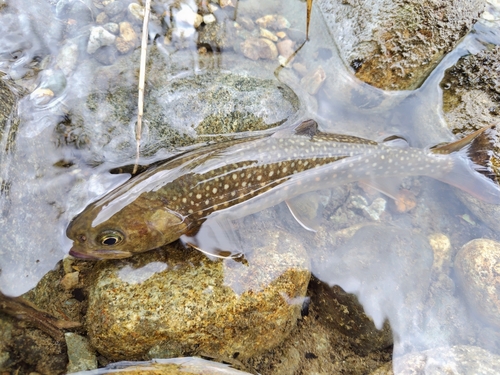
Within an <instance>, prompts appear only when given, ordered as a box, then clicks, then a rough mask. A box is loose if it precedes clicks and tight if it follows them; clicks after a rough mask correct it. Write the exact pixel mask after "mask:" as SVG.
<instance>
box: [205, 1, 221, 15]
mask: <svg viewBox="0 0 500 375" xmlns="http://www.w3.org/2000/svg"><path fill="white" fill-rule="evenodd" d="M219 9H220V8H219V7H218V6H217V5H215V4H213V3H209V4H208V10H209V11H210V12H211V13H215V12H217V11H218V10H219Z"/></svg>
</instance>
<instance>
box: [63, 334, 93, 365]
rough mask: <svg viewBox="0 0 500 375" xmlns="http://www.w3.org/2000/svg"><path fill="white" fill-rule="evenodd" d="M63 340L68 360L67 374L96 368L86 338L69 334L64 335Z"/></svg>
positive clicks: (91, 349) (91, 350)
mask: <svg viewBox="0 0 500 375" xmlns="http://www.w3.org/2000/svg"><path fill="white" fill-rule="evenodd" d="M64 338H65V341H66V346H67V348H68V359H69V361H68V368H67V369H66V370H67V373H73V372H78V371H86V370H94V369H96V368H97V357H96V355H95V351H94V349H93V348H92V347H91V346H90V343H89V340H88V339H87V338H85V337H83V336H80V335H77V334H76V333H71V332H67V333H65V334H64Z"/></svg>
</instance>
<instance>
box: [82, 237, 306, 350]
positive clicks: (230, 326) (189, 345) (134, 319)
mask: <svg viewBox="0 0 500 375" xmlns="http://www.w3.org/2000/svg"><path fill="white" fill-rule="evenodd" d="M273 241H274V242H273V243H272V244H270V245H268V246H266V247H265V248H262V249H255V251H254V252H252V253H251V254H249V255H248V256H246V262H244V263H237V262H235V261H234V260H224V261H221V260H218V261H210V260H209V259H207V258H206V257H205V255H203V254H201V253H200V252H198V251H187V250H182V249H179V248H175V247H173V246H169V247H167V248H165V250H163V251H153V252H148V253H145V254H143V255H138V256H135V257H133V258H131V259H127V260H123V261H119V262H102V263H101V264H99V265H98V266H97V267H96V269H95V273H94V279H95V283H94V284H93V286H92V287H91V289H90V291H89V307H88V311H87V318H86V319H87V328H88V334H89V337H90V340H91V343H92V344H93V346H94V347H95V348H96V349H97V350H98V351H99V352H100V353H101V354H103V355H105V356H106V357H108V358H110V359H114V360H120V359H145V358H154V357H156V358H158V357H160V358H169V357H176V356H182V355H186V354H187V353H200V354H203V355H210V356H213V357H216V358H217V357H218V356H222V358H224V357H227V358H236V357H237V358H238V359H244V358H249V357H251V356H254V355H256V354H258V353H262V352H263V351H265V350H269V349H271V348H273V347H274V346H276V345H278V344H279V343H280V342H281V341H282V340H284V339H285V337H286V336H287V335H288V334H289V333H290V331H291V330H292V328H293V327H294V326H295V322H296V320H297V318H298V316H299V315H300V309H301V304H302V300H303V296H304V295H305V291H306V288H307V284H308V282H309V275H310V274H309V271H308V264H307V261H306V259H307V258H306V256H305V253H304V250H303V249H302V248H301V247H300V246H299V245H296V244H295V243H294V242H293V241H291V240H290V238H289V237H288V238H287V236H285V235H277V236H275V237H274V240H273ZM278 244H279V248H280V249H281V250H278Z"/></svg>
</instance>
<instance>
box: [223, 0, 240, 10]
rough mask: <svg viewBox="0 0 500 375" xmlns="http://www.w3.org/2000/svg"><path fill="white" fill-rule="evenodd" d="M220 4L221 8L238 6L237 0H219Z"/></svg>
mask: <svg viewBox="0 0 500 375" xmlns="http://www.w3.org/2000/svg"><path fill="white" fill-rule="evenodd" d="M219 5H220V6H221V8H225V7H233V8H234V7H235V6H236V0H219Z"/></svg>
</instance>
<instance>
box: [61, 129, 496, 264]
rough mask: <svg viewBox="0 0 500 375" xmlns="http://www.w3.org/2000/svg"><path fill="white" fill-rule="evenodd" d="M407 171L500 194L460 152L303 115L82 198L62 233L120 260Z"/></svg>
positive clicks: (79, 251)
mask: <svg viewBox="0 0 500 375" xmlns="http://www.w3.org/2000/svg"><path fill="white" fill-rule="evenodd" d="M414 175H426V176H430V177H434V178H437V179H439V180H442V181H445V182H447V183H449V184H452V185H455V186H458V187H462V188H463V189H464V190H467V191H469V192H470V193H472V194H474V195H476V196H478V197H480V198H482V199H485V200H490V201H494V202H498V200H499V198H498V197H499V195H500V194H499V189H498V187H497V186H496V185H495V184H494V183H493V182H492V181H490V180H488V179H487V178H486V177H484V176H481V175H480V174H479V173H477V172H476V171H475V170H474V166H473V165H472V163H471V162H470V161H469V160H468V159H467V158H466V157H464V155H461V154H460V152H455V151H453V152H452V151H447V150H441V149H440V150H437V149H436V150H434V151H431V150H422V149H415V148H411V147H400V146H394V145H390V144H384V143H377V142H375V141H371V140H367V139H363V138H358V137H354V136H348V135H339V134H331V133H324V132H321V131H318V129H317V124H316V123H315V122H314V121H312V120H308V121H305V122H303V123H302V124H300V125H299V126H297V127H296V128H295V129H294V131H278V132H277V133H275V134H273V135H263V136H255V137H250V138H241V139H235V140H231V141H227V142H223V143H219V144H214V145H209V146H203V147H200V148H199V149H196V150H194V151H191V152H188V153H186V154H183V155H181V156H179V157H176V158H173V159H170V160H168V161H166V162H165V163H163V164H161V163H160V164H157V165H156V166H154V167H152V168H150V169H148V170H146V171H145V172H143V173H142V174H140V175H138V176H136V177H134V178H132V179H130V180H129V181H127V182H126V183H125V184H123V185H121V186H120V187H118V188H116V189H115V190H113V191H111V192H110V193H109V194H107V195H106V196H104V197H103V198H101V199H99V200H98V201H96V202H94V203H92V204H90V205H89V206H88V207H87V208H86V209H85V210H84V211H83V212H81V213H80V214H79V215H78V216H77V217H75V218H74V219H73V221H72V222H71V223H70V225H69V226H68V228H67V231H66V234H67V236H68V237H69V238H70V239H72V240H73V241H74V243H73V247H72V249H71V251H70V254H72V255H73V256H76V257H80V258H88V259H102V258H111V259H114V258H125V257H129V256H131V255H133V254H135V253H140V252H144V251H147V250H152V249H155V248H158V247H160V246H162V245H165V244H168V243H170V242H173V241H175V240H177V239H179V238H180V237H181V236H182V235H188V236H193V235H195V234H196V233H197V231H198V230H199V229H200V227H201V225H202V224H203V222H204V221H205V220H206V219H207V218H209V217H210V216H211V215H214V214H216V213H217V214H220V213H221V212H222V213H223V212H228V215H230V217H231V218H234V217H242V216H245V215H248V214H251V213H254V212H257V211H260V210H262V209H264V208H267V207H271V206H274V205H276V204H278V203H280V202H282V201H284V200H289V199H291V198H293V197H296V196H298V195H300V194H303V193H306V192H310V191H314V190H320V189H325V188H329V187H333V186H336V185H342V184H346V183H348V182H352V181H366V182H368V183H370V182H372V184H373V185H375V186H382V185H387V184H386V182H387V180H390V179H395V178H396V179H399V178H401V177H405V176H414ZM384 181H385V182H384ZM230 208H231V210H229V209H230ZM231 215H232V216H231Z"/></svg>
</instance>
